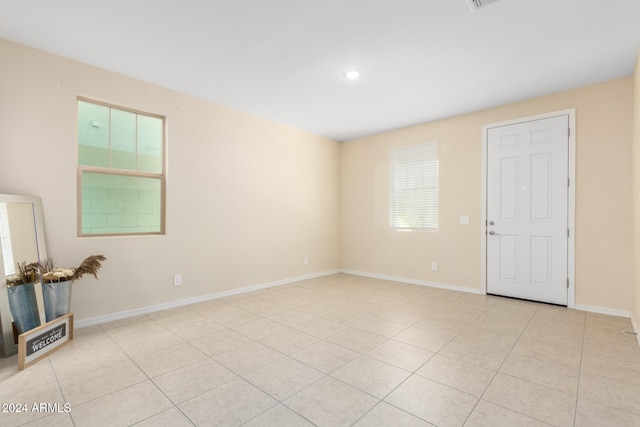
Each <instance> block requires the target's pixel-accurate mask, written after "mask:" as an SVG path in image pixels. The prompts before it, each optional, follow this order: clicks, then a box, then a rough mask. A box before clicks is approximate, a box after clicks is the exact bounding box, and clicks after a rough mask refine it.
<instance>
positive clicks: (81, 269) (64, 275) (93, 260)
mask: <svg viewBox="0 0 640 427" xmlns="http://www.w3.org/2000/svg"><path fill="white" fill-rule="evenodd" d="M106 259H107V258H105V257H104V256H103V255H91V256H88V257H87V258H85V260H84V261H82V264H80V265H79V266H78V267H75V268H55V262H54V261H53V259H51V258H47V259H45V260H44V261H42V262H41V263H40V267H39V268H40V271H41V272H42V281H43V282H44V283H56V282H66V281H69V280H70V281H71V282H75V281H76V280H78V279H80V278H81V277H83V276H84V275H86V274H89V275H91V276H93V277H95V278H96V279H97V278H98V271H99V270H100V268H102V262H103V261H106Z"/></svg>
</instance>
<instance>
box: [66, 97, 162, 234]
mask: <svg viewBox="0 0 640 427" xmlns="http://www.w3.org/2000/svg"><path fill="white" fill-rule="evenodd" d="M80 102H86V103H90V104H95V105H100V106H103V107H108V108H109V121H110V123H109V128H110V129H109V160H111V155H112V153H111V145H112V144H111V110H112V109H116V110H121V111H125V112H128V113H133V114H136V115H142V116H147V117H152V118H156V119H160V120H162V147H161V152H162V160H161V165H162V171H161V172H160V173H154V172H145V171H137V170H132V169H121V168H112V167H104V166H90V165H82V164H80V134H79V104H80ZM166 147H167V120H166V117H165V116H162V115H159V114H154V113H148V112H146V111H141V110H136V109H133V108H128V107H122V106H120V105H116V104H112V103H109V102H104V101H98V100H95V99H92V98H87V97H83V96H78V97H77V98H76V150H77V152H76V158H77V160H76V164H77V167H78V171H77V196H76V197H77V199H76V200H77V205H78V206H77V215H78V217H77V225H78V229H77V233H78V237H116V236H129V237H131V236H157V235H165V234H166V188H167V176H166V175H167V174H166V170H167V149H166ZM137 156H138V152H137V151H136V157H137ZM84 173H94V174H101V175H114V176H126V177H138V178H151V179H157V180H159V182H160V229H159V230H158V231H148V232H122V233H117V232H114V233H83V231H82V178H83V174H84Z"/></svg>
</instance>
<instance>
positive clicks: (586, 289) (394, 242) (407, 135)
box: [341, 78, 633, 313]
mask: <svg viewBox="0 0 640 427" xmlns="http://www.w3.org/2000/svg"><path fill="white" fill-rule="evenodd" d="M632 88H633V81H632V79H631V78H625V79H621V80H616V81H612V82H608V83H603V84H599V85H595V86H590V87H586V88H581V89H576V90H571V91H567V92H562V93H558V94H554V95H550V96H545V97H541V98H536V99H532V100H529V101H526V102H520V103H516V104H511V105H506V106H503V107H500V108H494V109H490V110H485V111H480V112H476V113H473V114H468V115H464V116H460V117H454V118H451V119H447V120H441V121H437V122H433V123H426V124H422V125H419V126H413V127H409V128H404V129H400V130H396V131H392V132H387V133H383V134H380V135H375V136H371V137H367V138H363V139H359V140H354V141H349V142H346V143H344V144H343V146H342V166H341V185H342V194H341V204H342V209H341V212H342V234H341V242H342V243H341V244H342V246H341V248H342V258H341V259H342V267H343V268H344V269H347V270H354V271H359V272H365V273H369V274H371V273H373V274H379V275H385V276H395V277H402V278H408V279H414V280H420V281H427V282H434V283H441V284H446V285H453V286H460V287H466V288H470V289H475V290H479V289H480V288H481V227H480V223H479V222H480V219H481V199H482V194H481V193H482V186H481V178H482V132H481V130H482V126H483V125H485V124H489V123H495V122H500V121H505V120H510V119H515V118H519V117H525V116H530V115H536V114H542V113H547V112H552V111H558V110H563V109H567V108H575V109H576V121H577V140H576V175H577V176H576V178H577V183H576V212H577V213H576V237H575V238H576V272H575V278H576V299H575V302H576V304H577V305H581V306H591V307H601V308H606V309H611V310H619V311H623V312H627V313H628V312H629V311H630V310H631V303H630V299H631V277H632V271H631V270H632V263H631V247H632V239H631V201H630V194H631V160H630V156H631V128H632V114H631V109H632ZM431 140H438V141H440V211H439V214H440V229H439V230H438V231H437V232H398V231H392V230H389V228H388V186H389V178H388V176H389V167H388V161H387V155H388V154H387V153H388V149H389V148H390V147H395V146H400V145H408V144H413V143H418V142H426V141H431ZM461 215H469V216H470V218H471V225H470V226H461V225H459V224H458V221H459V217H460V216H461ZM432 262H437V263H438V265H439V271H438V272H432V271H431V263H432Z"/></svg>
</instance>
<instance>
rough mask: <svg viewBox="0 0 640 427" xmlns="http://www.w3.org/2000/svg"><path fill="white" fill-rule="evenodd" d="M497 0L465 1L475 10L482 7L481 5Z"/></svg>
mask: <svg viewBox="0 0 640 427" xmlns="http://www.w3.org/2000/svg"><path fill="white" fill-rule="evenodd" d="M497 1H498V0H467V3H469V7H470V8H471V10H473V11H474V12H475V11H476V10H479V9H482V8H483V7H485V6H488V5H490V4H491V3H494V2H497Z"/></svg>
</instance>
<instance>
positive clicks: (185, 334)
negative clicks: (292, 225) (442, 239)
mask: <svg viewBox="0 0 640 427" xmlns="http://www.w3.org/2000/svg"><path fill="white" fill-rule="evenodd" d="M623 330H631V324H630V321H629V320H628V319H623V318H616V317H610V316H603V315H596V314H590V313H584V312H581V311H575V310H568V309H565V308H560V307H555V306H550V305H544V304H537V303H530V302H523V301H517V300H511V299H506V298H499V297H492V296H479V295H473V294H465V293H461V292H453V291H448V290H442V289H434V288H427V287H421V286H414V285H408V284H402V283H396V282H388V281H382V280H376V279H370V278H363V277H357V276H349V275H344V274H338V275H333V276H327V277H323V278H319V279H313V280H308V281H303V282H298V283H294V284H290V285H284V286H279V287H274V288H270V289H265V290H260V291H254V292H250V293H245V294H241V295H236V296H232V297H227V298H223V299H218V300H212V301H207V302H202V303H198V304H194V305H191V306H187V307H182V308H178V309H173V310H168V311H163V312H158V313H153V314H149V315H146V316H139V317H136V318H130V319H126V320H121V321H116V322H112V323H108V324H103V325H100V326H93V327H88V328H83V329H78V330H76V338H75V339H74V341H73V342H72V343H71V344H69V345H67V346H66V347H65V348H62V349H61V350H59V351H58V352H56V353H53V354H52V355H51V356H49V357H48V358H46V359H43V360H41V361H40V362H38V363H36V364H35V365H33V366H31V367H29V368H28V369H26V370H24V371H22V372H18V371H17V360H16V357H15V356H14V357H11V358H7V359H2V360H0V403H2V404H3V407H2V408H0V409H3V410H5V411H6V410H11V409H16V407H15V406H10V405H12V404H14V405H15V404H26V409H27V412H22V413H15V412H13V413H10V412H0V425H1V426H13V425H29V426H47V427H55V426H78V427H81V426H91V427H96V426H109V427H113V426H128V425H136V426H154V427H155V426H192V425H196V426H240V425H242V426H251V427H264V426H277V427H286V426H300V427H302V426H314V425H315V426H327V427H339V426H357V427H364V426H393V427H399V426H401V427H404V426H429V425H436V426H462V425H464V426H518V425H523V426H530V425H531V426H538V425H556V426H572V425H575V426H590V425H597V426H601V425H610V426H625V425H628V426H640V348H639V347H638V344H637V341H636V339H635V337H634V336H633V335H630V334H626V333H623ZM34 403H36V404H40V403H48V404H54V403H59V404H60V405H59V407H58V408H59V410H60V411H61V412H54V413H52V412H50V411H51V410H55V409H56V407H55V406H54V405H49V407H48V408H47V407H44V408H43V410H42V411H35V410H34V407H33V404H34ZM64 403H68V404H70V412H64V406H63V404H64ZM21 408H24V406H21ZM36 408H40V406H36Z"/></svg>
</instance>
